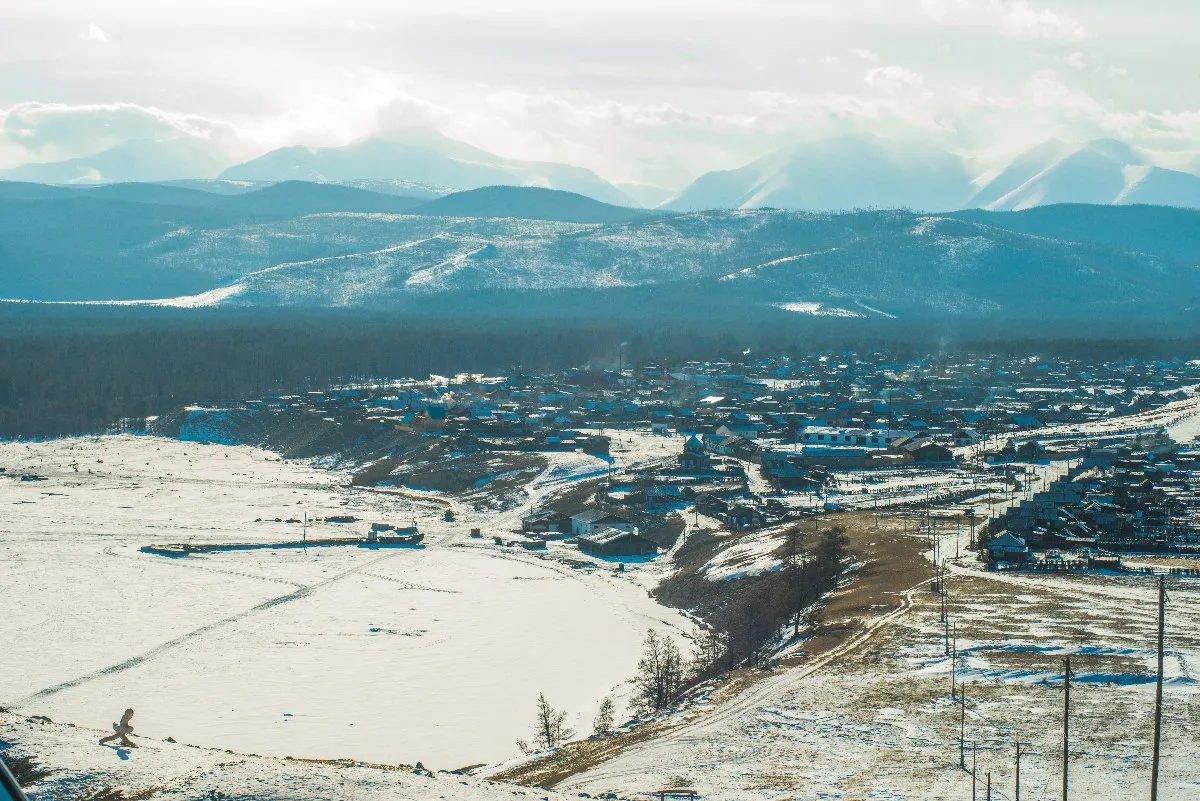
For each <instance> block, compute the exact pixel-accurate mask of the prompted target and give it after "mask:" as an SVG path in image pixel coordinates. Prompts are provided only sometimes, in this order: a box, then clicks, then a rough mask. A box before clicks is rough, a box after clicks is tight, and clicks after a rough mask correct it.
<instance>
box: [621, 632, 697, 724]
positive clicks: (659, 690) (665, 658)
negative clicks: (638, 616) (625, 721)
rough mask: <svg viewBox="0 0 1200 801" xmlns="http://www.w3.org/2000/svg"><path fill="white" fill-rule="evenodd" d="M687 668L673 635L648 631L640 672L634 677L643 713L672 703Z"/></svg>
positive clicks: (637, 699)
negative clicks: (667, 635)
mask: <svg viewBox="0 0 1200 801" xmlns="http://www.w3.org/2000/svg"><path fill="white" fill-rule="evenodd" d="M687 671H688V667H687V665H686V663H685V662H684V658H683V654H682V653H680V651H679V646H678V645H676V644H675V641H674V640H673V639H671V638H670V637H660V636H658V635H657V634H655V633H654V630H653V629H651V630H648V631H647V632H646V641H645V645H644V646H643V650H642V658H641V661H639V662H638V672H637V675H636V676H634V679H633V684H634V703H635V704H636V705H637V707H638V708H639V709H640V710H641V711H642V712H646V713H649V712H661V711H662V710H664V709H666V708H667V707H668V706H670V705H671V704H672V703H673V702H674V701H675V699H676V698H678V697H679V693H680V692H682V690H683V687H684V684H685V683H686V681H687Z"/></svg>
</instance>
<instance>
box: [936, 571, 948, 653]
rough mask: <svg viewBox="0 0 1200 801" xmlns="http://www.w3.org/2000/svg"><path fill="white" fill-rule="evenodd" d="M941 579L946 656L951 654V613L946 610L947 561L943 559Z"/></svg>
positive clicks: (939, 584)
mask: <svg viewBox="0 0 1200 801" xmlns="http://www.w3.org/2000/svg"><path fill="white" fill-rule="evenodd" d="M940 570H941V574H942V575H941V579H940V580H939V581H938V589H939V590H941V591H942V592H941V596H942V629H943V630H944V632H945V651H946V656H950V615H949V614H948V613H947V612H946V562H945V560H942V564H941V567H940Z"/></svg>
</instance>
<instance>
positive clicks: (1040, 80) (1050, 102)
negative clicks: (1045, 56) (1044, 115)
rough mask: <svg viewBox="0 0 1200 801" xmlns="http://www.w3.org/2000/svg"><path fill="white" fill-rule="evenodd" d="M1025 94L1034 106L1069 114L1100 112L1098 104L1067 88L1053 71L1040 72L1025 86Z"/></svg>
mask: <svg viewBox="0 0 1200 801" xmlns="http://www.w3.org/2000/svg"><path fill="white" fill-rule="evenodd" d="M1025 92H1026V95H1027V96H1028V98H1029V100H1030V101H1032V103H1033V104H1034V105H1035V106H1038V107H1041V108H1055V109H1063V110H1066V111H1071V112H1079V111H1089V112H1095V111H1099V110H1100V104H1099V103H1097V102H1096V100H1095V98H1093V97H1092V96H1091V95H1089V94H1087V93H1086V92H1075V91H1072V90H1071V89H1070V88H1068V87H1067V85H1066V84H1064V83H1063V82H1062V80H1061V79H1060V78H1059V77H1058V73H1056V72H1055V71H1054V70H1042V71H1041V72H1039V73H1037V74H1036V75H1034V76H1033V78H1031V79H1030V80H1029V82H1028V83H1027V84H1026V85H1025Z"/></svg>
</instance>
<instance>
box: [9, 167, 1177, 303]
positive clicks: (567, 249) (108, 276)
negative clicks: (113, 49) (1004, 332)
mask: <svg viewBox="0 0 1200 801" xmlns="http://www.w3.org/2000/svg"><path fill="white" fill-rule="evenodd" d="M1198 264H1200V212H1198V211H1192V210H1184V209H1171V208H1160V207H1149V206H1126V207H1119V206H1097V205H1056V206H1051V207H1044V208H1035V209H1031V210H1027V211H1019V212H1010V211H983V210H972V211H963V212H955V213H945V214H924V213H920V212H914V211H903V210H878V211H856V212H842V213H829V212H821V213H815V212H799V211H787V210H771V209H761V210H717V211H702V212H686V213H683V212H681V213H667V212H655V213H648V212H645V211H642V210H636V209H629V208H622V207H617V206H612V205H607V204H603V203H599V202H598V201H595V200H592V199H590V198H587V197H583V196H581V195H577V194H571V193H564V192H559V191H552V190H545V189H540V188H534V187H512V186H504V187H494V188H487V189H479V190H471V191H466V192H460V193H454V194H451V195H448V196H444V197H441V198H436V199H433V200H429V199H427V198H412V197H408V198H406V197H402V196H398V195H385V194H382V193H373V192H369V191H366V190H362V189H356V188H353V187H345V186H339V185H330V184H321V183H310V182H300V181H289V182H283V183H280V184H275V185H272V186H269V187H262V188H258V189H255V190H252V191H248V192H243V193H240V194H218V193H213V192H207V193H206V192H204V191H202V190H199V189H196V188H191V187H181V186H162V185H156V184H150V185H146V184H127V185H113V186H105V187H94V188H88V189H81V188H66V187H47V186H44V185H38V184H21V183H12V182H7V183H6V182H0V286H3V287H4V296H5V297H6V298H8V299H10V300H13V301H38V302H84V303H94V302H103V303H113V302H117V303H122V304H128V303H144V304H149V305H176V306H179V305H219V306H234V307H237V306H240V307H253V308H281V307H283V308H356V309H365V310H382V311H387V312H389V313H398V314H402V313H415V312H418V311H425V310H429V309H433V308H441V309H443V310H446V311H451V312H454V313H462V314H467V313H471V314H474V313H479V314H496V315H506V316H509V317H513V318H518V317H521V316H522V315H528V314H533V313H542V312H547V310H549V312H552V313H555V314H569V315H572V316H578V317H597V316H599V317H604V316H611V315H631V314H632V315H635V316H638V317H641V318H645V319H665V318H670V317H678V316H685V317H692V318H697V319H707V318H709V317H711V316H712V315H714V314H734V315H740V316H750V315H757V316H761V315H770V314H775V315H780V314H782V315H791V316H797V315H803V316H806V317H809V318H814V319H816V318H833V317H838V318H843V319H852V318H860V319H873V320H876V321H878V322H879V323H881V324H885V325H887V324H891V323H890V321H892V320H893V319H898V320H902V321H913V320H921V321H936V320H946V321H954V320H958V321H978V320H983V319H990V320H993V321H1001V322H1003V321H1018V320H1038V319H1042V320H1047V319H1054V320H1060V321H1061V320H1093V321H1096V320H1104V321H1110V322H1114V323H1115V321H1127V320H1132V319H1142V320H1146V319H1153V320H1156V321H1160V322H1161V321H1172V322H1174V323H1181V322H1187V321H1190V320H1193V319H1195V317H1196V313H1195V310H1196V309H1197V308H1200V306H1198V304H1200V267H1198ZM539 310H540V312H539Z"/></svg>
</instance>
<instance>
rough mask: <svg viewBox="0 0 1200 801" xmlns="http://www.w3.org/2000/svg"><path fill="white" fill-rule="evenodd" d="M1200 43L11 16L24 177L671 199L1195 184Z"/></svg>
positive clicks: (457, 22) (1063, 16)
mask: <svg viewBox="0 0 1200 801" xmlns="http://www.w3.org/2000/svg"><path fill="white" fill-rule="evenodd" d="M1198 29H1200V3H1197V2H1195V0H1137V2H1133V1H1132V0H821V1H818V0H686V1H685V0H637V1H636V2H634V1H633V0H504V2H497V0H424V1H422V2H416V1H415V0H337V1H336V2H328V1H327V0H321V1H318V0H203V2H200V1H199V0H197V1H195V2H180V1H179V0H3V2H0V169H4V168H8V167H13V166H16V165H18V164H21V163H26V162H42V161H55V160H59V159H63V158H70V157H74V156H81V155H89V154H92V153H96V152H99V151H101V150H104V149H106V148H108V147H111V146H113V145H115V144H118V143H120V142H121V141H124V140H128V139H137V138H150V139H163V138H184V139H187V140H189V141H192V140H195V141H196V142H197V143H198V144H201V145H203V146H204V147H206V148H211V149H213V150H215V151H216V152H218V153H220V154H221V156H222V158H225V159H228V160H229V161H230V162H231V163H232V162H236V161H241V160H244V159H246V158H250V157H253V156H256V155H259V154H261V153H263V152H266V151H267V150H270V149H273V148H276V147H282V146H286V145H296V144H300V145H312V146H330V145H339V144H346V143H349V142H353V141H356V140H359V139H363V138H366V137H370V136H377V135H387V134H389V133H392V132H395V131H398V130H403V129H405V128H411V127H428V128H434V129H436V130H439V131H441V132H442V133H444V134H446V135H448V136H451V137H454V138H457V139H461V140H463V141H466V142H469V143H471V144H473V145H476V146H478V147H481V148H484V149H485V150H489V151H491V152H494V153H498V154H501V155H503V156H508V157H513V158H524V159H536V160H547V161H562V162H568V163H573V164H579V165H581V166H585V167H589V168H591V169H594V170H596V171H597V172H598V173H600V174H601V175H603V176H604V177H605V178H608V179H609V180H613V181H630V182H640V183H648V184H653V185H658V186H663V187H666V188H668V189H677V188H680V187H682V186H683V185H685V184H686V183H687V182H689V181H690V180H691V179H693V178H695V177H696V176H697V175H699V174H701V173H703V172H706V171H708V170H712V169H729V168H733V167H738V166H741V165H743V164H745V163H747V162H749V161H751V160H753V159H755V158H758V157H761V156H763V155H766V154H767V153H770V152H772V151H774V150H777V149H779V148H781V147H786V146H789V145H792V144H795V143H798V142H803V141H805V140H806V139H816V138H823V137H827V136H838V135H844V134H847V133H859V132H862V133H872V134H876V135H881V136H886V137H890V138H898V139H914V140H920V141H923V142H933V143H936V144H938V145H940V146H942V147H945V148H946V149H949V150H952V151H954V152H956V153H960V154H963V155H965V156H968V157H970V158H973V159H975V161H974V162H973V163H977V164H979V165H981V169H982V165H987V164H991V163H995V162H997V161H999V160H1000V159H1002V158H1004V157H1006V156H1010V155H1012V154H1014V153H1017V152H1019V151H1021V150H1023V149H1025V148H1027V147H1030V146H1033V145H1035V144H1037V143H1039V142H1041V141H1043V140H1045V139H1047V138H1061V139H1066V140H1071V141H1085V140H1089V139H1094V138H1100V137H1112V138H1119V139H1122V140H1124V141H1127V142H1130V143H1131V144H1133V145H1135V146H1138V147H1140V148H1143V149H1145V150H1146V151H1148V152H1150V153H1151V154H1152V156H1153V158H1154V160H1155V161H1157V162H1159V163H1162V164H1164V165H1166V166H1174V167H1187V166H1189V165H1192V166H1195V165H1200V160H1198V161H1195V162H1193V161H1192V160H1193V159H1194V158H1195V157H1196V153H1197V152H1198V151H1200V82H1198V81H1196V80H1194V76H1196V75H1200V48H1198V47H1196V46H1195V41H1196V39H1195V37H1196V34H1195V31H1196V30H1198ZM1197 168H1198V169H1200V167H1197Z"/></svg>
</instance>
